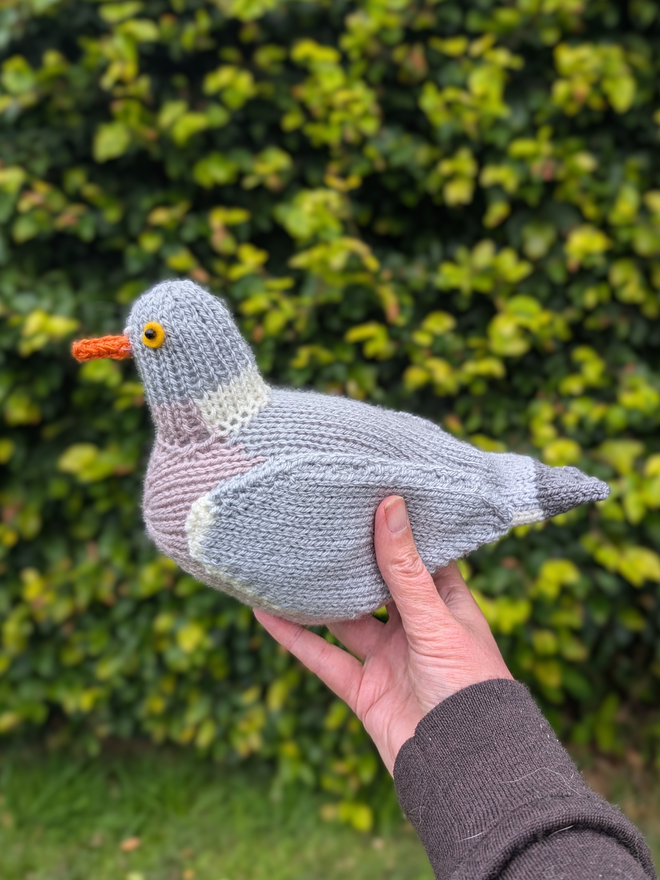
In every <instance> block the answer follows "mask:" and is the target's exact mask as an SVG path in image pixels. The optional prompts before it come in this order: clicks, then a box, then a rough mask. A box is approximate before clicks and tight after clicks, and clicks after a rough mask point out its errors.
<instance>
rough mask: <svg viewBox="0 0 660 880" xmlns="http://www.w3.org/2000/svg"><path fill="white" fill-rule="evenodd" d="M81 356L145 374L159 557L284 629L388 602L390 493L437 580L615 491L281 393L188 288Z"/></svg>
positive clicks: (374, 414) (90, 343)
mask: <svg viewBox="0 0 660 880" xmlns="http://www.w3.org/2000/svg"><path fill="white" fill-rule="evenodd" d="M73 354H74V355H75V357H77V358H78V359H79V360H87V359H89V358H95V357H112V358H123V357H129V356H131V355H133V356H134V357H135V359H136V361H137V366H138V370H139V371H140V375H141V377H142V380H143V382H144V389H145V394H146V398H147V402H148V404H149V407H150V409H151V414H152V417H153V420H154V422H155V426H156V438H155V443H154V447H153V450H152V453H151V458H150V461H149V466H148V469H147V474H146V478H145V483H144V498H143V511H144V519H145V523H146V526H147V530H148V532H149V535H150V536H151V538H152V539H153V540H154V542H155V544H156V546H157V547H158V548H159V549H160V550H161V551H162V552H163V553H165V554H166V555H167V556H170V557H171V558H172V559H174V560H175V561H176V562H177V563H178V564H179V565H180V566H181V568H183V569H185V570H186V571H188V572H190V574H192V575H194V576H195V577H196V578H198V579H199V580H201V581H204V582H205V583H207V584H209V585H211V586H213V587H216V588H218V589H221V590H224V591H225V592H227V593H229V594H231V595H232V596H235V597H236V598H237V599H239V600H241V601H242V602H245V603H247V604H248V605H251V606H254V607H259V608H264V609H266V610H268V611H270V612H272V613H274V614H277V615H280V616H282V617H286V618H288V619H290V620H296V621H299V622H302V623H321V622H330V621H337V620H348V619H352V618H357V617H361V616H363V615H366V614H369V613H370V612H372V611H374V610H375V609H376V608H379V607H380V606H382V605H383V604H384V603H385V602H386V601H387V600H388V597H389V594H388V591H387V587H386V586H385V584H384V582H383V579H382V577H381V575H380V572H379V570H378V566H377V564H376V558H375V554H374V549H373V522H374V513H375V511H376V508H377V507H378V505H379V503H380V502H381V501H382V500H383V498H385V497H387V496H388V495H391V494H397V495H402V496H403V497H404V498H405V500H406V502H407V505H408V512H409V516H410V521H411V525H412V529H413V532H414V534H415V540H416V542H417V546H418V548H419V552H420V555H421V557H422V559H423V560H424V563H425V564H426V565H427V566H428V568H429V569H430V570H431V571H432V572H433V571H434V570H435V569H436V568H438V567H440V566H443V565H446V564H447V563H448V562H449V561H450V560H452V559H457V558H459V557H461V556H464V555H465V554H466V553H469V552H470V551H471V550H474V549H475V548H476V547H479V546H480V545H481V544H487V543H489V542H491V541H495V540H496V539H498V538H499V537H501V536H502V535H504V534H506V532H507V531H508V530H509V529H510V528H512V527H513V526H518V525H524V524H526V523H534V522H539V521H540V520H543V519H546V518H548V517H551V516H555V515H556V514H558V513H563V512H564V511H567V510H570V509H571V508H572V507H575V506H576V505H578V504H582V503H583V502H587V501H600V500H602V499H604V498H606V497H607V495H608V492H609V490H608V487H607V486H606V484H605V483H603V482H601V481H600V480H597V479H595V478H592V477H587V476H585V475H584V474H583V473H581V472H580V471H579V470H577V469H576V468H573V467H557V468H553V467H548V466H546V465H543V464H540V463H539V462H537V461H535V460H533V459H531V458H528V457H526V456H522V455H514V454H510V453H493V452H483V451H481V450H480V449H476V448H475V447H473V446H470V445H469V444H467V443H464V442H462V441H460V440H457V439H455V438H454V437H452V436H451V435H450V434H447V433H446V432H445V431H443V430H441V429H440V428H439V427H438V426H437V425H435V424H433V423H432V422H429V421H426V420H425V419H422V418H418V417H416V416H413V415H409V414H408V413H399V412H391V411H389V410H386V409H381V408H380V407H375V406H370V405H368V404H365V403H361V402H358V401H355V400H348V399H346V398H343V397H330V396H327V395H322V394H316V393H313V392H309V391H289V390H284V389H277V388H271V387H270V386H269V385H267V384H266V382H264V380H263V378H262V377H261V375H260V373H259V370H258V369H257V366H256V363H255V360H254V356H253V354H252V351H251V350H250V348H249V346H248V345H247V344H246V342H245V341H244V340H243V338H242V337H241V335H240V333H239V331H238V329H237V328H236V325H235V324H234V322H233V320H232V318H231V315H230V314H229V312H228V311H227V309H226V308H225V306H224V305H223V304H222V303H221V302H220V300H218V299H217V298H216V297H214V296H212V295H211V294H209V293H207V292H206V291H204V290H202V289H201V288H200V287H198V286H197V285H195V284H193V283H192V282H190V281H168V282H164V283H162V284H158V285H157V286H156V287H154V288H153V289H152V290H150V291H148V292H147V293H145V294H143V295H142V296H141V297H140V298H139V299H138V300H137V301H136V302H135V304H134V306H133V308H132V310H131V313H130V316H129V319H128V326H127V328H126V330H125V331H124V335H123V336H110V337H103V338H102V339H93V340H83V341H81V342H76V343H74V346H73Z"/></svg>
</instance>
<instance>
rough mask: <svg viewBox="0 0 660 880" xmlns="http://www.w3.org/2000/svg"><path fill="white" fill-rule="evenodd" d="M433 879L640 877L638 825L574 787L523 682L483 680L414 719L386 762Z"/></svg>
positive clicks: (650, 873)
mask: <svg viewBox="0 0 660 880" xmlns="http://www.w3.org/2000/svg"><path fill="white" fill-rule="evenodd" d="M394 781H395V784H396V787H397V792H398V795H399V800H400V802H401V805H402V807H403V809H404V811H405V813H406V815H407V816H408V818H409V819H410V821H411V823H412V824H413V826H414V827H415V829H416V831H417V833H418V834H419V836H420V838H421V840H422V843H423V844H424V846H425V848H426V850H427V853H428V855H429V859H430V861H431V864H432V866H433V869H434V871H435V874H436V877H437V878H438V880H445V878H446V880H449V878H450V877H451V878H452V880H459V878H465V880H468V878H469V880H482V878H484V880H485V878H489V880H492V878H506V880H520V878H523V877H525V878H526V877H530V878H531V877H534V878H538V877H543V876H552V877H557V878H559V877H561V878H564V880H573V878H575V880H585V878H587V877H590V876H593V877H594V878H595V877H600V878H602V880H608V878H609V877H612V878H615V877H616V878H620V877H624V876H625V877H628V878H630V880H638V878H639V880H648V878H654V877H655V872H654V869H653V865H652V862H651V857H650V854H649V851H648V848H647V847H646V844H645V843H644V840H643V838H642V836H641V834H640V833H639V831H638V830H637V829H636V828H635V827H634V825H632V824H631V823H630V822H629V821H628V820H627V819H626V818H625V817H624V816H623V815H622V814H621V813H620V812H619V810H617V809H615V808H614V807H612V806H611V805H609V804H608V803H606V801H604V800H603V799H602V798H600V797H599V796H598V795H597V794H595V792H593V791H591V789H590V788H589V787H588V786H587V785H586V783H585V782H584V780H583V778H582V777H581V775H580V774H579V772H578V771H577V769H576V767H575V765H574V764H573V762H572V761H571V759H570V757H569V756H568V754H567V753H566V751H565V750H564V749H563V748H562V746H561V745H560V743H559V742H558V740H557V738H556V737H555V735H554V733H553V731H552V728H551V727H550V725H549V724H548V722H547V721H546V720H545V719H544V718H543V716H542V715H541V713H540V712H539V710H538V708H537V707H536V705H535V703H534V701H533V700H532V698H531V696H530V695H529V693H528V691H527V689H526V688H525V687H524V686H523V685H521V684H519V683H517V682H512V681H503V680H497V681H488V682H483V683H481V684H477V685H473V686H471V687H469V688H465V689H464V690H462V691H459V692H458V693H457V694H454V695H453V696H451V697H449V698H448V699H447V700H445V701H444V702H442V703H441V704H440V705H439V706H437V707H436V708H435V709H433V710H432V711H431V712H429V714H428V715H426V716H425V717H424V718H423V719H422V721H421V722H420V723H419V725H418V727H417V730H416V733H415V736H414V737H412V738H411V739H410V740H408V741H407V742H406V743H405V744H404V745H403V747H402V748H401V750H400V752H399V755H398V757H397V760H396V764H395V767H394Z"/></svg>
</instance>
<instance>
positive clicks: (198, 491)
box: [142, 436, 264, 582]
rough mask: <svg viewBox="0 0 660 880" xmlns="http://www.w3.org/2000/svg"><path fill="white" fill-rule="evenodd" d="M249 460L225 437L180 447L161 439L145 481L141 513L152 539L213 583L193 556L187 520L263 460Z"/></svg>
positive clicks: (176, 560)
mask: <svg viewBox="0 0 660 880" xmlns="http://www.w3.org/2000/svg"><path fill="white" fill-rule="evenodd" d="M263 461H264V459H263V458H256V457H255V458H248V456H247V454H246V452H245V450H244V448H243V447H242V446H240V445H236V446H231V447H229V446H227V444H226V443H225V442H223V441H222V440H220V439H215V438H214V439H211V438H209V439H207V440H205V441H204V442H201V443H188V444H186V445H185V446H175V445H172V444H169V443H165V442H163V441H162V440H161V439H159V438H158V436H157V437H156V442H155V443H154V448H153V451H152V453H151V458H150V459H149V466H148V468H147V473H146V476H145V480H144V496H143V500H142V509H143V513H144V521H145V525H146V527H147V531H148V533H149V536H150V537H151V539H152V540H153V541H154V543H155V544H156V546H157V547H158V549H159V550H160V551H161V553H164V554H165V555H166V556H169V557H171V558H172V559H174V561H175V562H176V563H178V565H180V566H181V568H183V569H184V570H185V571H188V572H190V573H191V574H192V575H194V576H195V577H197V578H199V579H200V580H206V581H207V582H208V574H207V573H206V572H205V571H204V569H203V568H202V566H201V565H199V563H197V562H195V561H194V560H192V559H191V558H190V556H189V554H188V538H187V535H186V528H185V526H186V518H187V516H188V513H189V512H190V508H191V506H192V504H193V502H194V501H197V499H198V498H200V497H201V496H202V495H205V494H206V493H207V492H209V491H210V490H211V489H213V488H215V486H217V485H218V484H219V483H221V482H222V481H223V480H228V479H230V478H231V477H235V476H237V475H238V474H244V473H246V472H247V471H249V470H250V469H251V468H253V467H255V466H256V465H258V464H260V463H261V462H263Z"/></svg>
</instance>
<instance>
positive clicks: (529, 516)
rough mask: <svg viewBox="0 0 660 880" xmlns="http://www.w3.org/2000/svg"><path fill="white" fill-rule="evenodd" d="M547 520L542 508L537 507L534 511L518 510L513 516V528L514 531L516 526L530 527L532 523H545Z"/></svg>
mask: <svg viewBox="0 0 660 880" xmlns="http://www.w3.org/2000/svg"><path fill="white" fill-rule="evenodd" d="M545 518H546V517H545V514H544V513H543V511H542V510H541V508H540V507H536V508H535V509H534V510H517V511H516V512H515V513H514V514H513V519H512V520H511V528H512V529H513V528H515V527H516V526H529V525H531V524H532V523H537V522H543V520H544V519H545Z"/></svg>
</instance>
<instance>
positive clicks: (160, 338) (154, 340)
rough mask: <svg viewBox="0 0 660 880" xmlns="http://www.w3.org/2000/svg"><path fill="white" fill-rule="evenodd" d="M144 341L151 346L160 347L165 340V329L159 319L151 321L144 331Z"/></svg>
mask: <svg viewBox="0 0 660 880" xmlns="http://www.w3.org/2000/svg"><path fill="white" fill-rule="evenodd" d="M142 342H144V344H145V345H148V346H149V348H160V347H161V345H162V344H163V342H165V331H164V330H163V328H162V327H161V326H160V324H159V323H158V322H157V321H149V323H148V324H145V325H144V330H143V331H142Z"/></svg>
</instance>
